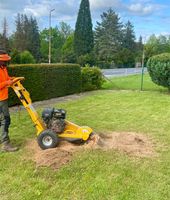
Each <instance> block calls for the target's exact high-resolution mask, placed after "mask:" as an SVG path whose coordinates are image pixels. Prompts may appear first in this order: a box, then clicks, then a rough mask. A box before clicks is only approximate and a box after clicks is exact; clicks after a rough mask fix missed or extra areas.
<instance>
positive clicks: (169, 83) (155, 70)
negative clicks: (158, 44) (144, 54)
mask: <svg viewBox="0 0 170 200" xmlns="http://www.w3.org/2000/svg"><path fill="white" fill-rule="evenodd" d="M147 67H148V71H149V74H150V76H151V79H152V81H153V82H154V83H156V84H157V85H161V86H163V87H167V88H168V89H170V53H163V54H159V55H156V56H152V57H151V58H150V59H149V60H148V62H147Z"/></svg>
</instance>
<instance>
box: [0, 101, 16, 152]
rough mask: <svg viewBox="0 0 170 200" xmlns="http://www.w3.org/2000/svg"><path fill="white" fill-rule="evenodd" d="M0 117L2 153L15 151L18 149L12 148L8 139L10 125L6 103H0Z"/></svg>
mask: <svg viewBox="0 0 170 200" xmlns="http://www.w3.org/2000/svg"><path fill="white" fill-rule="evenodd" d="M0 116H1V128H2V148H1V150H3V151H16V150H17V149H18V148H16V147H12V146H11V144H10V139H9V126H10V123H11V119H10V114H9V108H8V101H7V100H5V101H1V102H0Z"/></svg>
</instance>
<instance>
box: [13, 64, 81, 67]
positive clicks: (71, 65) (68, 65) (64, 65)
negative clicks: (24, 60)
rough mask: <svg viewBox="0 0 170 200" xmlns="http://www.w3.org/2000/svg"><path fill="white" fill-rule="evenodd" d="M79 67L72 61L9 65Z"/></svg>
mask: <svg viewBox="0 0 170 200" xmlns="http://www.w3.org/2000/svg"><path fill="white" fill-rule="evenodd" d="M42 66H43V67H44V66H45V67H80V65H78V64H73V63H54V64H49V63H41V64H15V65H14V64H11V65H9V67H42Z"/></svg>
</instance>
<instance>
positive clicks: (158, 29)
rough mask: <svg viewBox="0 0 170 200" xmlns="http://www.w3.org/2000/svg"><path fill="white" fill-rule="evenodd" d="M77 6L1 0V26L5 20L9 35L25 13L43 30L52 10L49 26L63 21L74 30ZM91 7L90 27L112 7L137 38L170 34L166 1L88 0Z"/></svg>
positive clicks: (62, 0) (66, 0)
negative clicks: (33, 17)
mask: <svg viewBox="0 0 170 200" xmlns="http://www.w3.org/2000/svg"><path fill="white" fill-rule="evenodd" d="M79 4H80V0H0V19H1V24H2V20H3V18H4V17H6V19H7V22H8V30H9V32H10V33H11V32H13V31H14V30H15V17H16V15H17V13H24V14H27V15H33V16H35V17H36V19H37V21H38V25H39V28H40V30H42V29H43V28H46V27H47V28H48V23H49V22H48V19H49V17H48V16H49V10H50V9H53V8H54V9H55V11H54V12H53V13H52V26H53V27H55V26H56V25H57V24H58V23H59V22H60V21H64V22H67V23H68V24H70V25H71V26H72V27H73V28H74V27H75V22H76V18H77V13H78V9H79ZM90 7H91V15H92V20H93V28H94V27H95V24H96V21H100V15H101V14H102V12H103V11H106V10H108V9H109V8H112V9H114V10H115V11H116V12H117V13H119V16H120V17H121V20H122V21H123V22H127V20H130V21H131V22H132V23H133V25H134V27H135V33H136V35H137V37H139V35H142V36H144V37H146V36H147V37H148V36H149V35H151V34H153V33H154V34H156V35H159V34H164V35H165V34H166V35H167V34H170V1H169V0H90ZM0 27H2V26H0ZM1 31H2V28H0V32H1Z"/></svg>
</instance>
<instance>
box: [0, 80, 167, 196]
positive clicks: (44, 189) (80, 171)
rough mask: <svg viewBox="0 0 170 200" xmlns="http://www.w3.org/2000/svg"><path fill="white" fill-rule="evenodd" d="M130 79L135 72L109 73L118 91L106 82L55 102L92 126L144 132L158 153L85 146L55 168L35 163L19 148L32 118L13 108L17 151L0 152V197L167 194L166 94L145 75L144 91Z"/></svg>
mask: <svg viewBox="0 0 170 200" xmlns="http://www.w3.org/2000/svg"><path fill="white" fill-rule="evenodd" d="M148 78H149V77H148ZM131 79H132V80H134V79H135V80H136V83H137V79H139V77H138V76H134V77H133V76H130V77H123V78H120V79H118V78H116V79H113V82H114V87H115V85H117V87H118V85H119V87H120V89H123V91H122V90H121V91H119V90H113V89H115V88H114V87H113V85H112V86H111V85H109V84H110V83H105V86H104V87H105V90H101V91H95V92H92V93H91V95H90V96H87V97H84V98H82V99H79V100H72V101H69V102H67V103H61V104H58V105H55V106H56V107H62V108H64V109H66V110H67V113H68V119H69V120H71V121H73V122H75V123H77V124H79V125H88V126H90V127H92V128H93V129H94V130H95V131H96V132H109V131H132V132H137V133H142V134H145V135H148V136H149V137H151V138H152V139H153V140H154V141H155V144H156V147H155V149H156V151H157V152H158V153H159V156H158V157H156V158H135V157H129V156H127V155H126V154H124V153H121V152H118V151H114V150H110V151H107V152H103V151H101V150H91V151H90V150H86V151H84V152H78V153H76V154H75V155H74V159H73V160H72V161H71V162H70V163H69V164H67V165H65V166H64V167H62V168H61V169H60V170H59V171H56V172H54V171H53V170H51V169H50V168H38V169H36V168H35V164H34V163H33V162H30V161H28V159H25V155H26V150H25V149H24V145H25V142H26V140H27V138H35V135H34V132H35V129H34V127H33V124H32V123H31V121H30V119H29V117H28V115H27V113H26V112H25V111H22V112H21V113H20V115H18V113H12V125H11V128H10V132H11V140H12V141H13V143H15V144H17V145H18V146H20V151H19V152H16V153H1V154H0V166H1V167H0V188H1V189H0V199H1V200H8V199H12V200H32V199H34V200H42V199H44V200H55V199H59V200H72V199H73V200H79V199H81V200H96V199H97V200H169V199H170V178H169V174H170V167H169V166H170V159H169V158H170V120H169V119H170V100H169V98H170V97H169V94H168V93H167V92H166V90H165V92H163V90H161V91H162V92H161V93H160V91H159V89H158V88H157V87H156V86H153V91H151V88H152V86H151V85H152V83H150V82H149V79H148V83H147V87H146V85H145V90H146V88H148V90H149V91H143V92H140V91H138V90H136V91H132V90H134V89H136V88H137V87H138V86H137V85H136V84H133V85H132V84H130V83H129V82H128V80H131ZM119 81H120V84H119ZM125 82H126V83H127V84H125V85H124V83H125ZM107 84H108V86H106V85H107ZM107 87H108V89H109V90H106V89H107ZM150 87H151V88H150ZM149 88H150V89H149ZM117 89H118V88H117ZM125 89H130V90H125ZM38 111H39V112H41V109H38Z"/></svg>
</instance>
